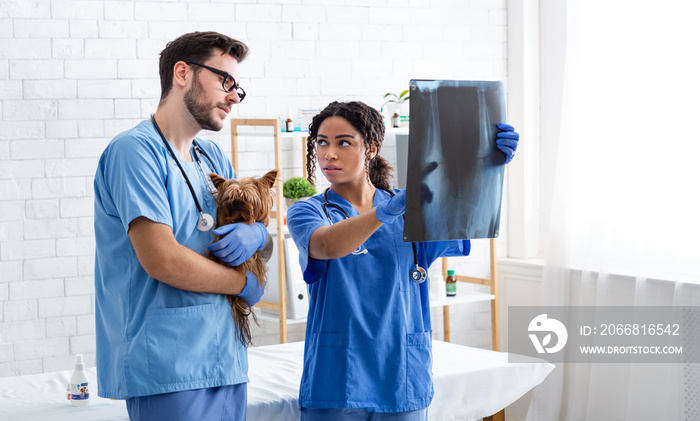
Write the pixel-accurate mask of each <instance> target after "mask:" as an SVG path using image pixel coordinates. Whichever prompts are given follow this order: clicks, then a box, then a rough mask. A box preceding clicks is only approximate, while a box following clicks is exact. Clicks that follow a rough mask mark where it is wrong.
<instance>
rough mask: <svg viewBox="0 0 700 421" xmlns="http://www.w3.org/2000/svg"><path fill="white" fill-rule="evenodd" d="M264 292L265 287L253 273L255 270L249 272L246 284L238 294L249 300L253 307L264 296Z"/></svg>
mask: <svg viewBox="0 0 700 421" xmlns="http://www.w3.org/2000/svg"><path fill="white" fill-rule="evenodd" d="M264 293H265V287H264V286H260V284H259V283H258V279H257V278H256V277H255V275H253V272H248V274H247V275H246V277H245V286H244V287H243V291H241V293H240V294H238V296H239V297H241V298H243V299H244V300H246V301H248V304H250V306H251V307H252V306H254V305H255V304H257V302H258V301H260V298H262V296H263V294H264Z"/></svg>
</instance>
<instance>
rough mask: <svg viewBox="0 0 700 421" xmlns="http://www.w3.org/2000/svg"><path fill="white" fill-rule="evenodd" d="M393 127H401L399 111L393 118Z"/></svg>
mask: <svg viewBox="0 0 700 421" xmlns="http://www.w3.org/2000/svg"><path fill="white" fill-rule="evenodd" d="M391 125H392V126H393V127H401V116H400V115H399V111H398V110H396V111H394V115H393V116H392V117H391Z"/></svg>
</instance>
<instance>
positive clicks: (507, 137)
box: [496, 123, 520, 164]
mask: <svg viewBox="0 0 700 421" xmlns="http://www.w3.org/2000/svg"><path fill="white" fill-rule="evenodd" d="M498 129H499V130H501V131H500V132H498V133H497V134H496V146H498V149H500V150H502V151H503V153H504V154H506V164H507V163H509V162H510V161H512V160H513V156H514V155H515V150H516V149H517V148H518V140H519V139H520V135H519V134H518V133H517V132H516V131H515V128H513V126H511V125H510V124H506V123H498Z"/></svg>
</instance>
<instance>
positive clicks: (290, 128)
mask: <svg viewBox="0 0 700 421" xmlns="http://www.w3.org/2000/svg"><path fill="white" fill-rule="evenodd" d="M284 131H285V132H288V133H291V132H293V131H294V120H293V119H292V109H291V108H290V109H289V110H288V112H287V121H286V124H285V129H284Z"/></svg>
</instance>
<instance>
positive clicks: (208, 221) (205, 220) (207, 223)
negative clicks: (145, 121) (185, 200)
mask: <svg viewBox="0 0 700 421" xmlns="http://www.w3.org/2000/svg"><path fill="white" fill-rule="evenodd" d="M151 122H152V123H153V126H154V127H155V128H156V131H157V132H158V134H159V135H160V138H161V139H162V140H163V143H165V146H166V147H167V148H168V151H169V152H170V155H171V156H172V157H173V159H174V160H175V163H176V164H177V167H178V168H179V169H180V172H181V173H182V176H183V177H185V182H187V187H188V188H189V189H190V193H191V194H192V198H193V199H194V204H195V205H196V206H197V211H198V212H199V218H198V219H197V229H198V230H200V231H209V230H210V229H212V228H213V227H214V218H213V217H212V216H211V215H209V214H208V213H206V212H204V210H203V209H202V205H200V204H199V200H197V194H196V193H195V191H194V187H193V186H192V182H191V181H190V178H189V177H187V173H186V172H185V169H184V168H182V164H180V160H179V159H177V156H176V155H175V151H173V148H171V147H170V142H168V139H166V137H165V135H164V134H163V132H162V131H161V130H160V127H158V123H156V117H155V116H154V115H153V114H151ZM192 144H193V145H194V147H193V148H192V157H193V158H194V160H195V161H196V162H197V165H198V166H199V170H200V171H201V172H202V176H203V177H204V179H205V180H208V182H207V184H208V185H209V190H210V191H211V192H212V194H214V193H216V188H215V187H214V185H213V183H212V182H211V180H209V179H208V178H207V176H206V174H204V167H202V161H201V160H200V159H199V155H197V151H199V152H200V153H201V154H202V155H203V156H204V157H205V158H207V161H209V165H211V168H212V170H214V172H216V169H215V168H214V163H213V162H212V160H211V158H209V155H207V153H206V152H204V149H202V148H200V147H199V145H198V144H197V141H196V140H194V139H192Z"/></svg>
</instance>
